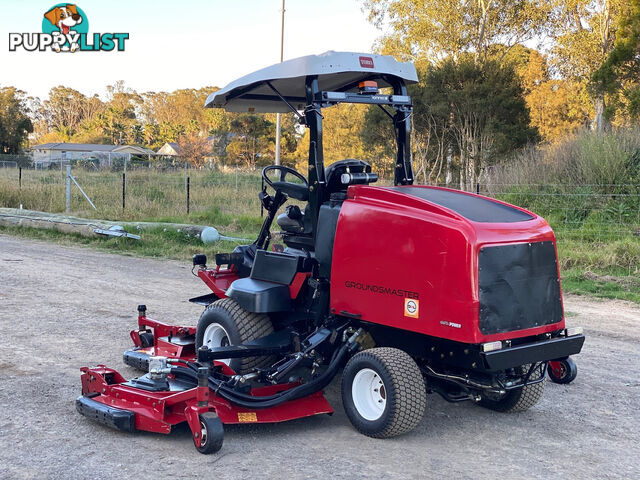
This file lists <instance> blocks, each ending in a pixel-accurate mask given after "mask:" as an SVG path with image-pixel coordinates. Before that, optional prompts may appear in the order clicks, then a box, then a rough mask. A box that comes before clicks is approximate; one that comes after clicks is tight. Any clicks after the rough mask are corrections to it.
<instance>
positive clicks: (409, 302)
mask: <svg viewBox="0 0 640 480" xmlns="http://www.w3.org/2000/svg"><path fill="white" fill-rule="evenodd" d="M404 316H405V317H411V318H418V317H419V316H420V300H414V299H412V298H405V299H404Z"/></svg>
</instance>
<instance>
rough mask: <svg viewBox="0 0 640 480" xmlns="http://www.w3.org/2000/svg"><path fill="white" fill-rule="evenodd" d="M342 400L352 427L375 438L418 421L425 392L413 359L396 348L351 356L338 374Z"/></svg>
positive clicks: (397, 432)
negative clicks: (340, 376) (340, 380)
mask: <svg viewBox="0 0 640 480" xmlns="http://www.w3.org/2000/svg"><path fill="white" fill-rule="evenodd" d="M342 403H343V405H344V409H345V412H346V414H347V416H348V417H349V420H350V421H351V423H352V424H353V426H354V427H355V428H356V429H358V431H360V432H361V433H363V434H365V435H368V436H370V437H375V438H388V437H394V436H396V435H401V434H403V433H406V432H408V431H410V430H412V429H413V428H415V427H416V425H418V424H419V423H420V421H421V420H422V417H423V415H424V410H425V406H426V391H425V385H424V380H423V379H422V374H421V373H420V369H419V368H418V365H416V362H415V361H414V360H413V359H412V358H411V357H410V356H409V355H408V354H407V353H406V352H403V351H402V350H398V349H396V348H372V349H370V350H365V351H364V352H360V353H358V354H357V355H354V356H353V358H351V360H349V362H348V363H347V366H346V367H345V369H344V372H343V375H342Z"/></svg>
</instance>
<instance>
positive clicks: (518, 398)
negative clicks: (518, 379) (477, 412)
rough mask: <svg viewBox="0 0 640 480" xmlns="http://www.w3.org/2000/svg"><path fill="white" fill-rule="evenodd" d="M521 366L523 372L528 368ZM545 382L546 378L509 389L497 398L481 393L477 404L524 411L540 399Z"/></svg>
mask: <svg viewBox="0 0 640 480" xmlns="http://www.w3.org/2000/svg"><path fill="white" fill-rule="evenodd" d="M521 368H522V371H523V372H526V371H528V369H529V365H523V366H522V367H521ZM545 383H546V379H545V380H543V381H542V382H538V383H534V384H531V385H525V386H524V387H522V388H517V389H515V390H509V391H508V392H507V393H506V394H504V395H502V396H501V397H499V398H494V397H493V395H486V394H483V395H481V399H480V402H479V403H478V404H479V405H480V406H482V407H485V408H488V409H490V410H495V411H496V412H503V413H515V412H524V411H526V410H529V409H530V408H531V407H533V406H534V405H535V404H536V403H538V402H539V401H540V399H541V398H542V394H543V393H544V386H545Z"/></svg>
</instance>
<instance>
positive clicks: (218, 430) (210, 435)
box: [193, 412, 224, 455]
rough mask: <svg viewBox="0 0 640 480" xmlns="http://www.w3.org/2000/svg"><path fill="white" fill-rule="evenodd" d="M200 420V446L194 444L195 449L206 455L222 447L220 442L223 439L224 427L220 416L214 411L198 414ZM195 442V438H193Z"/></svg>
mask: <svg viewBox="0 0 640 480" xmlns="http://www.w3.org/2000/svg"><path fill="white" fill-rule="evenodd" d="M199 420H200V435H201V441H200V446H199V447H198V446H197V445H196V449H197V450H198V451H199V452H200V453H204V454H205V455H208V454H210V453H215V452H217V451H218V450H220V449H221V448H222V442H223V441H224V428H223V427H222V422H221V421H220V417H218V415H216V414H215V413H214V412H205V413H203V414H201V415H199ZM193 441H194V443H195V438H194V440H193Z"/></svg>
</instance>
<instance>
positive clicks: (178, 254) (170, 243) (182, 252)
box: [0, 226, 241, 261]
mask: <svg viewBox="0 0 640 480" xmlns="http://www.w3.org/2000/svg"><path fill="white" fill-rule="evenodd" d="M0 233H4V234H7V235H12V236H16V237H23V238H31V239H38V240H46V241H52V242H55V243H57V244H59V245H83V246H87V247H90V248H95V249H98V250H105V251H108V252H110V253H117V254H120V255H132V256H139V257H153V258H169V259H175V260H182V261H189V260H190V259H191V257H192V256H193V255H194V254H195V253H204V254H206V255H207V256H208V257H209V258H213V257H214V255H215V254H216V253H221V252H230V251H231V250H233V249H234V248H235V247H236V246H237V245H239V244H240V243H241V242H231V241H219V242H216V243H215V244H209V245H205V244H203V243H202V242H201V241H200V240H199V239H197V238H195V237H188V236H186V235H184V234H183V233H179V232H176V231H169V230H168V231H163V229H155V230H145V231H143V232H142V233H141V234H140V235H141V239H140V240H133V239H129V238H103V237H83V236H82V235H79V234H75V233H62V232H58V231H56V230H41V229H37V228H30V227H3V226H0Z"/></svg>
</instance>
